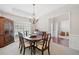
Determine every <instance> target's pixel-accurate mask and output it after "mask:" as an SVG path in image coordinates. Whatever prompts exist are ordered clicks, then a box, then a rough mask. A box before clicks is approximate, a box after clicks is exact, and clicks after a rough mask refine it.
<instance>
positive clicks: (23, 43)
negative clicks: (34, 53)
mask: <svg viewBox="0 0 79 59" xmlns="http://www.w3.org/2000/svg"><path fill="white" fill-rule="evenodd" d="M19 36H20V47H21V49H20V53H21V52H22V49H23V55H25V49H26V48H30V47H31V44H30V43H29V42H25V41H24V38H23V35H22V33H19Z"/></svg>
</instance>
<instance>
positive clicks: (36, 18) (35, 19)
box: [30, 4, 39, 24]
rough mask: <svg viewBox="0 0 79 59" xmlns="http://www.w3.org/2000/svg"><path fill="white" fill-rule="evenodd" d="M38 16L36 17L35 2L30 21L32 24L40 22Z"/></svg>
mask: <svg viewBox="0 0 79 59" xmlns="http://www.w3.org/2000/svg"><path fill="white" fill-rule="evenodd" d="M38 20H39V19H38V17H36V14H35V4H33V14H32V17H31V18H30V22H31V23H32V24H36V23H37V22H38Z"/></svg>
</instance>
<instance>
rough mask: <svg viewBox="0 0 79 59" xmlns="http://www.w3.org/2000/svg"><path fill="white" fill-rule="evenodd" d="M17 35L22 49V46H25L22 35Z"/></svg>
mask: <svg viewBox="0 0 79 59" xmlns="http://www.w3.org/2000/svg"><path fill="white" fill-rule="evenodd" d="M18 34H19V41H20V44H21V46H22V47H24V46H25V44H24V38H23V34H22V33H20V32H18Z"/></svg>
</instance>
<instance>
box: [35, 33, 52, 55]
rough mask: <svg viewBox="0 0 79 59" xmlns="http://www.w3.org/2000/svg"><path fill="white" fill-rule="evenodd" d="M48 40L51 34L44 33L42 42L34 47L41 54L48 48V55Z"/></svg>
mask: <svg viewBox="0 0 79 59" xmlns="http://www.w3.org/2000/svg"><path fill="white" fill-rule="evenodd" d="M50 40H51V34H46V33H45V34H44V35H43V37H42V42H43V43H42V44H38V45H37V46H36V48H37V49H38V50H40V51H41V52H42V55H43V54H44V51H45V50H48V54H49V55H50Z"/></svg>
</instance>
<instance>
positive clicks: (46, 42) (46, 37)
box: [42, 33, 51, 49]
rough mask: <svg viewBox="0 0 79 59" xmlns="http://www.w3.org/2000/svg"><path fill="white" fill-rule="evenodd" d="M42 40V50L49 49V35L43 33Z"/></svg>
mask: <svg viewBox="0 0 79 59" xmlns="http://www.w3.org/2000/svg"><path fill="white" fill-rule="evenodd" d="M42 40H43V46H42V49H43V48H46V47H49V46H50V40H51V35H50V34H47V33H45V34H44V35H43V38H42Z"/></svg>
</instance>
